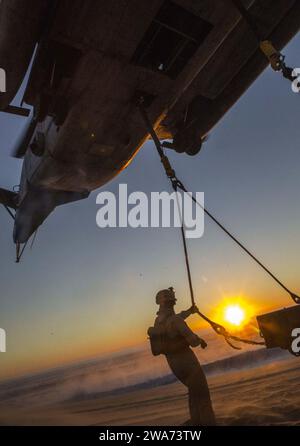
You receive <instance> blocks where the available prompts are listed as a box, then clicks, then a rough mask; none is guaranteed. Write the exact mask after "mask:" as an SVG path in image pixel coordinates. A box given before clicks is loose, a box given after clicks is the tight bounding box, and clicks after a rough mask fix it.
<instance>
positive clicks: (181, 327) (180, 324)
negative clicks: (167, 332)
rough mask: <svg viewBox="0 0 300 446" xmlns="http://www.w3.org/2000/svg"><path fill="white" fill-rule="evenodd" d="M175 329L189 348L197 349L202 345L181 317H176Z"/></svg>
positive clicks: (200, 340)
mask: <svg viewBox="0 0 300 446" xmlns="http://www.w3.org/2000/svg"><path fill="white" fill-rule="evenodd" d="M175 328H176V330H177V331H178V332H179V333H180V334H181V336H183V337H184V338H185V340H186V341H187V343H188V344H189V345H190V346H191V347H197V346H198V345H201V344H202V339H201V338H199V336H197V335H196V334H195V333H193V332H192V330H191V329H190V328H189V327H188V325H187V324H186V323H185V322H184V320H183V318H182V317H181V316H178V317H176V320H175Z"/></svg>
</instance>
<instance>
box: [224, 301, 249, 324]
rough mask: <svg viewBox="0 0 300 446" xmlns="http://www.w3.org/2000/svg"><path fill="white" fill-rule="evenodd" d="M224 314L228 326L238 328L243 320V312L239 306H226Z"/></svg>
mask: <svg viewBox="0 0 300 446" xmlns="http://www.w3.org/2000/svg"><path fill="white" fill-rule="evenodd" d="M224 313H225V314H224V319H225V320H226V321H227V322H229V323H230V324H233V325H236V326H239V325H241V324H242V323H243V322H244V320H245V311H244V310H243V308H241V307H240V306H239V305H228V307H226V308H225V311H224Z"/></svg>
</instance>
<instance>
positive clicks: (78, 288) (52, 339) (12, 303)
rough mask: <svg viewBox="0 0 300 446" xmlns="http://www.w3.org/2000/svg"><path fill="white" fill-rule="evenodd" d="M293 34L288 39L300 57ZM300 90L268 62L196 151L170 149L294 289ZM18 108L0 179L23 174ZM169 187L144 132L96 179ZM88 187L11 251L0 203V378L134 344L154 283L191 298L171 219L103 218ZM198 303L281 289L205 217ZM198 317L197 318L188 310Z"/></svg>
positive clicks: (277, 299) (181, 304) (193, 245)
mask: <svg viewBox="0 0 300 446" xmlns="http://www.w3.org/2000/svg"><path fill="white" fill-rule="evenodd" d="M299 44H300V38H299V37H296V38H295V39H294V40H293V41H292V42H291V43H290V45H289V46H288V47H287V48H286V49H285V50H284V53H285V54H286V56H287V62H288V64H290V65H293V66H297V64H298V66H300V65H299V64H300V52H299ZM299 116H300V97H299V95H296V94H294V93H293V92H292V90H291V87H290V84H289V82H288V81H285V80H283V79H282V78H281V76H280V75H279V74H275V73H273V72H272V71H271V69H267V70H266V71H265V72H264V74H263V75H262V76H261V77H260V78H259V79H258V80H257V81H256V82H255V83H254V84H253V86H252V87H251V88H250V89H249V90H248V91H247V93H246V94H245V95H244V96H243V97H242V98H241V99H240V101H239V102H238V103H237V104H236V105H235V106H234V107H233V108H232V110H231V111H230V112H229V113H228V114H227V115H226V116H225V118H224V119H223V120H222V121H221V122H220V123H219V124H218V125H217V126H216V128H215V129H214V131H213V132H212V133H211V137H210V139H209V141H208V142H207V143H206V144H205V146H204V148H203V150H202V151H201V152H200V154H199V155H198V156H196V157H194V158H191V157H188V156H185V155H179V154H175V153H172V152H169V157H170V159H171V161H172V163H173V164H174V166H175V168H176V171H177V173H178V175H179V177H181V178H182V180H183V181H184V183H186V185H187V187H188V189H189V190H190V191H193V192H196V191H201V192H202V191H204V193H205V202H206V206H207V208H208V209H210V210H211V211H212V212H213V213H214V214H215V215H216V216H218V217H219V218H220V219H221V221H222V222H223V223H224V224H225V225H226V226H227V227H228V228H229V229H231V230H232V231H233V232H234V233H235V234H236V235H237V236H238V237H239V238H240V239H241V240H243V241H244V242H245V243H246V245H247V246H248V247H249V248H250V249H251V250H253V251H254V252H255V253H256V254H257V255H258V257H259V258H260V259H262V260H263V261H264V262H265V263H266V264H267V265H268V266H269V267H270V268H271V269H272V271H273V272H274V273H276V274H278V275H279V277H280V278H281V280H282V281H283V282H284V283H286V284H287V285H288V286H289V287H290V288H292V290H294V291H295V292H298V293H300V279H299V268H300V266H299V248H300V243H299V242H300V227H299V221H300V200H299V190H300V175H299V170H300V125H299ZM23 119H24V118H18V117H14V116H9V115H5V114H3V113H0V128H1V139H0V186H1V187H6V188H12V187H13V186H14V185H16V184H18V183H19V177H20V169H21V161H19V160H16V159H13V158H11V157H10V151H11V149H12V147H13V145H14V143H15V141H16V139H17V137H18V135H19V133H20V130H21V128H22V125H24V121H23ZM119 183H127V184H128V190H129V192H130V191H134V190H137V191H144V192H146V193H149V192H150V191H162V190H169V184H168V182H167V180H166V178H165V176H164V174H163V172H162V169H161V166H160V162H159V160H158V158H157V154H156V153H155V150H154V149H153V145H152V143H151V142H148V143H146V144H145V145H144V147H143V148H142V149H141V150H140V152H139V153H138V155H137V156H136V158H135V159H134V160H133V161H132V163H131V164H130V166H129V167H128V168H127V169H126V170H125V171H124V172H122V173H121V174H120V175H119V176H118V177H117V178H116V179H115V180H114V181H112V182H110V183H109V184H107V185H106V186H105V187H104V188H102V190H108V191H113V192H117V191H118V185H119ZM96 194H97V192H95V193H93V194H91V196H90V197H89V199H87V200H85V201H81V202H78V203H74V204H71V205H67V206H64V207H60V208H57V209H56V211H55V212H54V213H53V214H52V215H51V216H50V217H49V218H48V220H47V221H46V223H45V224H44V226H43V227H41V228H40V230H39V232H38V235H37V239H36V242H35V245H34V247H33V249H32V250H30V249H28V250H27V251H26V252H25V254H24V257H23V259H22V262H21V263H20V264H18V265H17V264H15V263H14V245H13V242H12V224H11V223H12V222H11V219H10V217H9V215H8V214H7V213H6V211H5V209H4V208H3V207H1V206H0V290H1V292H0V327H2V328H4V329H5V330H6V332H7V350H8V351H7V353H1V354H0V378H9V377H13V376H16V375H20V374H22V373H28V372H31V371H37V370H41V369H44V368H47V367H53V366H58V365H61V364H63V363H66V362H68V361H76V360H79V359H83V358H89V357H92V356H96V355H99V354H101V353H103V352H110V351H114V350H118V349H122V348H126V347H128V346H133V345H135V344H137V343H140V342H143V341H144V340H145V339H146V331H147V328H148V327H149V326H150V325H151V324H152V322H153V318H154V316H155V311H156V310H157V309H156V306H155V304H154V295H155V293H156V291H157V290H158V289H160V288H162V287H168V286H170V285H173V286H174V287H175V289H176V291H177V297H178V308H180V309H182V308H187V307H188V306H189V305H190V302H189V296H188V288H187V281H186V275H185V269H184V260H183V254H182V245H181V240H180V236H179V230H178V229H141V228H139V229H124V228H122V229H110V228H107V229H99V228H98V227H97V226H96V212H97V209H98V207H97V205H96ZM189 249H190V255H191V260H192V273H193V277H194V281H195V291H196V298H197V303H198V306H199V307H200V308H201V310H202V311H203V312H206V313H207V314H208V315H212V314H213V313H214V311H215V309H216V308H217V307H218V305H220V304H221V303H222V301H223V300H224V298H227V299H231V298H233V299H234V298H235V297H236V296H241V295H242V296H243V298H244V299H245V301H246V302H247V303H249V304H250V305H252V306H253V307H254V308H255V310H256V311H257V312H258V313H259V312H262V311H263V310H264V309H266V308H276V307H280V306H288V305H291V304H292V301H291V300H290V299H289V296H288V295H287V294H286V293H285V292H284V291H283V290H282V289H281V288H280V287H279V286H278V285H276V283H274V282H273V281H272V280H271V279H270V278H269V277H268V276H267V275H266V274H265V273H264V272H263V271H261V270H260V269H259V267H258V266H257V265H256V264H254V263H253V261H252V260H251V259H250V258H248V257H247V256H246V255H245V254H244V253H243V252H241V251H240V249H239V248H237V247H236V246H235V245H234V244H233V242H232V241H231V240H229V239H228V238H227V237H226V236H225V235H224V234H223V233H222V232H220V230H219V229H218V228H216V226H215V225H214V223H212V222H210V221H209V220H208V219H206V220H205V232H204V236H203V237H202V238H201V239H197V240H190V241H189ZM194 323H195V322H194Z"/></svg>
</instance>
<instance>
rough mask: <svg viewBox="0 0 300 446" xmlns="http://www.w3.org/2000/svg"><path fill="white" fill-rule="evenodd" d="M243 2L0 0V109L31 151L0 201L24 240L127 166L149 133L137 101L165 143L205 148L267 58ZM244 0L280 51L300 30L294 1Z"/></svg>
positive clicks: (187, 149)
mask: <svg viewBox="0 0 300 446" xmlns="http://www.w3.org/2000/svg"><path fill="white" fill-rule="evenodd" d="M237 3H238V2H237V1H231V0H198V1H193V0H172V1H171V0H152V1H151V2H149V1H146V0H130V1H127V2H124V1H121V0H111V1H109V2H108V1H104V0H85V1H81V0H72V1H70V0H60V1H57V0H26V1H24V0H2V1H1V4H0V66H1V67H2V68H3V69H5V72H6V76H7V90H6V92H5V93H1V94H0V110H1V111H2V112H4V113H13V114H17V115H21V116H24V119H28V120H29V124H28V126H27V128H26V131H25V133H24V134H23V135H22V138H21V140H20V142H19V143H18V146H17V147H16V149H15V153H14V155H15V156H16V157H18V158H22V157H24V161H23V168H22V174H21V180H20V186H19V191H18V192H13V191H8V190H5V189H0V203H2V204H3V205H4V206H5V207H6V208H7V210H9V211H10V210H11V209H12V210H15V213H12V212H11V211H10V212H11V215H12V216H13V217H14V242H15V243H16V244H17V247H19V246H20V244H23V243H26V242H27V241H28V239H29V238H30V237H31V236H32V234H33V233H34V232H35V231H36V230H37V228H38V227H39V226H40V225H41V224H42V223H43V222H44V220H45V219H46V218H47V216H48V215H49V214H50V213H51V212H52V211H53V210H54V209H55V207H56V206H58V205H62V204H66V203H70V202H72V201H75V200H81V199H84V198H86V197H88V195H89V193H90V192H91V191H92V190H94V189H97V188H99V187H101V186H103V185H104V184H106V183H107V182H108V181H110V180H111V179H112V178H114V177H115V176H116V175H118V173H119V172H121V171H122V170H123V169H125V168H126V167H127V166H128V164H129V163H130V161H131V160H132V158H133V157H134V155H135V154H136V153H137V151H138V150H139V148H140V147H141V146H142V145H143V143H144V142H145V141H146V140H147V138H148V137H149V136H148V135H149V133H148V130H147V128H146V127H145V125H144V123H143V121H142V120H141V117H140V115H139V113H138V110H137V106H136V101H137V98H143V104H144V107H145V108H146V110H147V114H148V116H149V119H150V121H151V123H152V125H153V127H154V128H155V130H156V133H157V135H158V137H159V138H160V140H165V141H166V142H165V143H164V146H165V147H166V148H168V149H170V150H175V151H176V152H178V153H186V154H188V155H191V156H193V155H196V154H197V153H199V151H200V149H201V147H202V143H203V142H204V141H205V138H206V136H207V134H208V133H209V132H210V131H211V129H212V128H213V127H214V126H215V125H216V123H217V122H218V121H219V120H220V119H221V118H222V117H223V116H224V114H225V113H226V112H227V111H228V110H229V109H230V108H231V107H232V106H233V104H234V103H235V102H236V101H237V100H238V99H239V97H240V96H241V95H243V93H244V92H245V91H246V90H247V88H248V87H249V86H250V85H251V84H252V83H253V81H254V80H255V79H256V78H257V77H258V76H259V75H260V73H261V72H262V71H263V70H264V69H265V68H266V66H267V65H268V60H267V59H266V57H265V56H264V54H262V52H261V51H260V48H259V44H258V42H257V40H256V38H255V36H254V35H253V32H252V30H251V28H250V27H249V23H247V21H246V20H244V18H243V17H242V15H241V14H240V10H239V8H238V7H237ZM239 3H240V5H241V6H242V7H243V8H246V9H247V12H248V14H249V17H251V20H253V22H255V23H256V26H257V28H258V29H259V32H260V34H261V35H262V36H263V38H264V39H270V40H272V42H273V43H274V44H275V45H276V48H278V50H280V49H281V48H282V47H283V46H284V45H286V44H287V43H288V41H289V40H290V39H291V38H292V37H293V36H294V35H295V34H296V33H297V32H298V29H299V25H300V2H298V1H295V0H276V1H274V0H243V1H241V2H239ZM31 60H33V61H32V65H31V70H30V74H29V80H28V83H27V86H26V89H25V92H24V96H23V99H22V101H21V104H20V106H12V105H11V103H12V100H13V98H14V97H15V95H16V93H17V92H18V90H19V88H20V85H21V83H22V80H23V78H24V76H25V73H26V72H27V70H28V67H29V65H30V61H31ZM24 104H28V105H29V106H31V108H32V110H33V111H32V112H31V113H30V109H29V108H28V107H27V108H26V105H24Z"/></svg>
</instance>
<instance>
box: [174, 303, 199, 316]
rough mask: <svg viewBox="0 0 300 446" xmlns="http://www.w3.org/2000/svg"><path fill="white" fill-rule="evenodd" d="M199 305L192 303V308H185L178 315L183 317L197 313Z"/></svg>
mask: <svg viewBox="0 0 300 446" xmlns="http://www.w3.org/2000/svg"><path fill="white" fill-rule="evenodd" d="M198 311H199V310H198V307H197V306H196V305H192V306H191V308H189V309H188V310H183V311H181V312H180V313H178V316H180V317H181V318H182V319H186V318H188V317H189V316H190V315H191V314H194V313H197V312H198Z"/></svg>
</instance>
